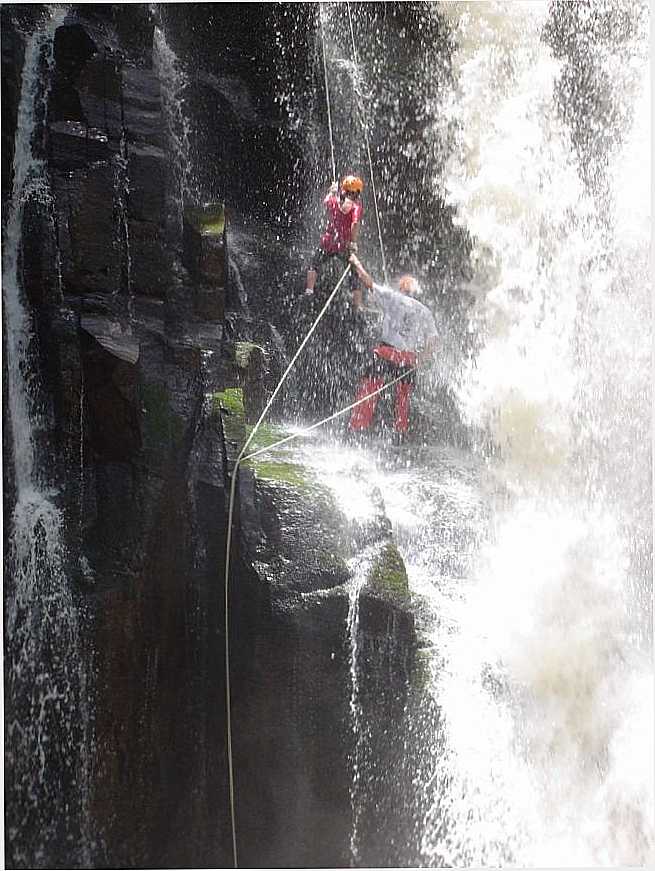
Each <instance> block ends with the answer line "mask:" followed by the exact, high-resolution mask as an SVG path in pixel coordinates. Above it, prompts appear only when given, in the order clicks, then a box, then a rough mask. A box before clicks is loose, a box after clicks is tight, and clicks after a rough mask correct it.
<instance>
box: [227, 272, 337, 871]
mask: <svg viewBox="0 0 655 871" xmlns="http://www.w3.org/2000/svg"><path fill="white" fill-rule="evenodd" d="M350 268H351V267H350V264H348V266H346V268H345V270H344V272H343V275H342V276H341V278H340V279H339V281H338V282H337V284H336V286H335V288H334V290H333V291H332V293H331V294H330V296H329V297H328V299H327V301H326V303H325V305H324V306H323V308H322V309H321V311H320V312H319V314H318V317H317V318H316V320H315V321H314V323H313V324H312V326H311V328H310V330H309V332H308V333H307V335H306V336H305V338H304V339H303V341H302V343H301V344H300V346H299V348H298V350H297V351H296V353H295V354H294V355H293V358H292V360H291V362H290V363H289V365H288V366H287V368H286V369H285V371H284V374H283V375H282V377H281V378H280V381H279V382H278V385H277V387H276V388H275V390H274V391H273V394H272V395H271V398H270V399H269V400H268V402H267V403H266V407H265V408H264V410H263V411H262V413H261V414H260V416H259V420H258V421H257V423H256V424H255V425H254V427H253V428H252V431H251V433H250V435H249V436H248V438H247V439H246V441H245V442H244V445H243V447H242V448H241V451H240V452H239V456H238V457H237V458H236V461H235V463H234V468H233V470H232V483H231V486H230V503H229V508H228V513H227V541H226V545H225V623H224V626H225V712H226V714H225V716H226V727H227V728H226V736H227V767H228V787H229V793H230V821H231V827H232V855H233V860H234V867H235V868H238V867H239V865H238V855H237V834H236V815H235V802H234V765H233V761H232V694H231V691H230V622H229V618H230V607H229V589H230V586H229V585H230V555H231V550H232V518H233V514H234V498H235V494H236V481H237V474H238V471H239V465H240V464H241V461H242V459H243V455H244V454H245V452H246V450H247V449H248V445H249V444H250V442H251V441H252V440H253V438H254V437H255V434H256V432H257V430H258V429H259V426H260V424H261V422H262V421H263V420H264V418H265V417H266V415H267V414H268V410H269V408H270V407H271V405H272V404H273V402H274V401H275V397H276V396H277V395H278V393H279V392H280V389H281V387H282V385H283V384H284V382H285V381H286V379H287V376H288V374H289V372H291V370H292V368H293V366H294V364H295V362H296V360H297V359H298V357H299V356H300V354H301V353H302V350H303V348H304V347H305V345H306V344H307V342H308V341H309V339H310V337H311V336H312V334H313V332H314V330H315V329H316V327H317V326H318V324H319V323H320V320H321V318H322V317H323V315H324V314H325V312H326V311H327V310H328V307H329V306H330V303H331V302H332V300H333V299H334V297H335V296H336V294H337V292H338V290H339V288H340V287H341V285H342V284H343V281H344V279H345V277H346V275H348V272H349V271H350Z"/></svg>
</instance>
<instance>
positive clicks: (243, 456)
mask: <svg viewBox="0 0 655 871" xmlns="http://www.w3.org/2000/svg"><path fill="white" fill-rule="evenodd" d="M321 6H322V4H320V3H319V22H320V30H321V43H322V48H323V73H324V76H325V99H326V103H327V117H328V128H329V133H330V150H331V157H332V178H333V181H336V180H337V173H336V162H335V158H334V137H333V132H332V114H331V108H330V91H329V87H328V74H327V60H326V54H325V39H324V33H323V14H322V8H321ZM347 7H348V19H349V22H350V35H351V39H352V47H353V57H354V60H355V63H357V62H358V61H357V52H356V48H355V35H354V31H353V24H352V17H351V14H350V3H347ZM362 125H363V128H364V138H365V141H366V150H367V152H368V161H369V171H370V174H371V189H372V190H373V202H374V204H375V215H376V220H377V227H378V238H379V240H380V253H381V256H382V269H383V272H384V280H385V283H388V279H387V269H386V261H385V257H384V247H383V244H382V230H381V227H380V215H379V211H378V204H377V193H376V189H375V181H374V178H373V162H372V159H371V148H370V144H369V140H368V131H367V129H366V125H365V124H364V123H363V122H362ZM350 269H351V266H350V264H348V266H347V267H346V269H345V270H344V273H343V275H342V276H341V278H340V279H339V281H338V282H337V284H336V285H335V287H334V290H333V291H332V293H331V294H330V296H329V297H328V298H327V301H326V302H325V304H324V306H323V308H322V309H321V311H320V312H319V314H318V316H317V317H316V320H315V321H314V323H313V324H312V326H311V327H310V329H309V332H308V333H307V335H306V336H305V338H304V339H303V341H302V342H301V344H300V345H299V347H298V350H297V351H296V353H295V354H294V356H293V358H292V360H291V362H290V363H289V365H288V366H287V368H286V369H285V371H284V373H283V375H282V377H281V378H280V380H279V382H278V384H277V386H276V388H275V390H274V391H273V393H272V394H271V397H270V399H269V400H268V402H267V403H266V406H265V408H264V410H263V411H262V413H261V414H260V416H259V419H258V420H257V422H256V423H255V425H254V426H253V428H252V430H251V432H250V435H249V436H248V438H247V439H246V441H245V442H244V444H243V447H242V448H241V450H240V451H239V455H238V456H237V458H236V460H235V462H234V466H233V468H232V474H231V483H230V500H229V506H228V516H227V536H226V552H225V583H224V586H225V621H224V631H225V710H226V741H227V762H228V788H229V799H230V824H231V831H232V857H233V862H234V867H235V868H238V867H239V863H238V851H237V832H236V811H235V791H234V759H233V753H232V694H231V685H230V617H229V615H230V602H229V598H230V558H231V551H232V526H233V519H234V503H235V499H236V488H237V481H238V474H239V467H240V466H241V464H242V463H243V462H245V461H246V460H250V459H252V458H254V457H257V456H259V455H260V454H263V453H265V452H267V451H271V450H273V449H274V448H277V447H279V446H280V445H283V444H286V443H287V442H290V441H292V440H293V439H296V438H300V437H301V436H303V435H306V434H307V433H310V432H312V430H315V429H318V427H320V426H323V425H324V424H326V423H328V422H329V421H331V420H334V419H335V418H337V417H339V416H340V415H342V414H345V413H346V412H347V411H350V410H351V409H353V408H355V407H356V406H358V405H361V404H362V403H363V402H367V401H368V400H370V399H371V397H372V396H376V395H377V394H379V393H382V392H383V391H385V390H388V389H389V388H390V387H392V386H393V385H394V384H396V383H397V382H398V381H400V380H401V379H403V378H405V377H407V375H409V374H410V373H411V372H413V371H415V370H416V369H417V368H418V367H417V366H414V367H413V368H412V369H409V370H406V371H405V372H403V373H402V375H399V376H398V377H396V378H394V379H393V380H391V381H389V382H388V383H387V384H384V385H383V386H382V387H380V388H378V389H377V390H375V391H373V392H372V393H370V394H368V395H367V396H365V397H363V398H362V399H359V400H357V401H356V402H353V403H351V404H350V405H348V406H346V407H345V408H342V409H340V410H339V411H337V412H335V413H334V414H331V415H330V416H329V417H326V418H324V419H323V420H320V421H318V423H314V424H312V426H310V427H306V428H304V429H302V430H299V431H298V432H297V433H294V434H293V435H290V436H287V437H286V438H283V439H281V440H280V441H278V442H275V443H274V444H272V445H268V446H266V447H263V448H259V449H258V450H256V451H253V452H252V453H250V454H247V453H246V452H247V449H248V446H249V445H250V443H251V442H252V440H253V438H254V437H255V435H256V433H257V430H258V429H259V427H260V425H261V423H262V421H263V420H264V418H265V417H266V415H267V414H268V411H269V409H270V407H271V405H272V404H273V402H274V401H275V398H276V396H277V395H278V393H279V392H280V389H281V388H282V385H283V384H284V382H285V381H286V379H287V376H288V375H289V373H290V372H291V370H292V369H293V366H294V365H295V362H296V360H297V359H298V357H299V356H300V354H301V353H302V350H303V348H304V347H305V345H306V344H307V342H308V341H309V339H310V338H311V336H312V334H313V333H314V330H315V329H316V327H317V326H318V324H319V323H320V321H321V319H322V317H323V315H324V314H325V312H326V311H327V310H328V308H329V306H330V304H331V302H332V300H333V299H334V297H335V296H336V294H337V293H338V291H339V289H340V287H341V285H342V284H343V282H344V280H345V278H346V275H348V272H349V271H350Z"/></svg>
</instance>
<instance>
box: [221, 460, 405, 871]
mask: <svg viewBox="0 0 655 871" xmlns="http://www.w3.org/2000/svg"><path fill="white" fill-rule="evenodd" d="M253 463H254V476H253V473H252V472H250V471H248V470H247V469H244V470H242V472H241V473H240V475H241V485H240V490H239V494H240V495H239V500H240V506H239V517H240V524H241V527H242V529H243V533H244V534H243V539H242V543H241V552H240V559H241V568H240V570H239V571H238V572H235V577H234V580H233V583H234V584H235V585H238V593H237V591H236V590H233V593H232V597H233V601H234V605H233V609H234V611H233V617H232V619H233V620H234V621H235V625H236V626H238V627H239V628H238V632H235V634H234V642H233V643H234V654H235V662H236V666H235V675H236V679H235V682H234V691H233V696H232V698H233V716H234V721H233V722H234V729H235V732H234V735H235V737H234V749H235V765H236V771H237V783H238V786H237V795H238V801H237V810H238V819H239V825H238V833H239V844H240V856H241V862H243V863H244V864H248V865H250V864H259V865H267V866H270V867H297V866H300V867H308V866H315V865H316V864H321V865H329V866H333V867H344V866H348V865H349V864H350V861H351V856H350V835H351V831H352V824H353V819H352V807H351V788H352V782H353V764H354V754H355V745H356V734H355V732H354V728H353V717H352V708H351V705H352V698H351V693H352V691H353V684H352V668H353V663H352V656H353V651H352V642H351V639H350V635H349V628H348V619H349V614H350V612H351V608H352V600H351V584H352V583H353V582H354V577H353V568H352V564H351V562H350V560H351V558H352V557H353V556H354V555H356V554H358V553H360V552H361V551H363V550H366V549H370V550H371V551H372V552H374V553H376V554H377V555H378V559H377V560H376V559H373V560H372V561H371V564H370V568H369V576H368V579H367V581H366V583H365V584H364V586H363V588H362V592H361V593H360V601H359V628H358V631H357V635H358V644H359V645H360V647H362V648H363V650H364V651H365V659H364V660H362V663H363V671H362V672H361V674H359V680H360V682H361V688H362V690H361V691H362V695H361V699H362V717H363V719H365V720H366V721H369V720H371V721H376V722H381V724H382V725H381V727H380V728H382V727H384V730H385V733H388V734H396V732H397V730H399V729H400V724H401V722H402V718H403V710H404V703H405V700H406V698H407V692H408V689H409V682H410V677H411V673H412V669H413V661H414V651H415V645H416V637H415V631H414V620H413V615H412V613H411V608H410V603H409V598H408V595H407V589H406V575H404V566H403V564H402V560H401V559H400V556H399V554H398V552H397V550H396V549H395V546H394V545H393V544H392V542H391V540H390V524H389V521H388V519H387V518H386V517H385V516H384V514H383V512H378V514H377V516H375V518H374V520H373V521H371V522H369V523H367V524H366V527H365V528H364V527H363V526H360V527H358V528H357V529H353V526H352V524H351V523H350V522H348V521H347V520H346V518H345V517H344V516H343V515H342V513H341V512H340V510H339V509H338V508H337V506H336V504H335V502H334V499H333V497H332V496H331V494H330V493H329V492H328V491H327V490H325V489H324V488H323V487H322V486H320V485H319V484H317V483H316V482H314V481H312V479H311V475H310V474H309V473H308V472H307V471H306V470H304V469H303V467H302V466H295V465H293V464H287V463H276V462H275V460H274V459H273V460H267V459H266V458H264V459H263V461H262V465H261V466H260V468H259V469H258V467H257V460H254V461H253ZM400 576H404V578H405V587H403V586H402V583H399V582H398V578H399V577H400ZM358 668H359V666H358ZM382 712H383V713H382ZM264 724H265V726H264ZM389 758H391V757H389ZM380 764H382V761H380ZM377 819H378V823H379V820H380V817H378V818H377ZM372 837H373V840H374V839H375V837H377V835H376V836H372Z"/></svg>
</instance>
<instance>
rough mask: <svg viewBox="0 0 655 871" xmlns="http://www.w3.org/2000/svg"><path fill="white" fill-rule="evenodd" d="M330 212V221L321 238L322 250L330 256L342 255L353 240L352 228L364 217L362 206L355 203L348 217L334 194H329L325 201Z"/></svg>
mask: <svg viewBox="0 0 655 871" xmlns="http://www.w3.org/2000/svg"><path fill="white" fill-rule="evenodd" d="M323 202H324V204H325V208H326V209H327V211H328V215H329V219H328V225H327V228H326V230H325V233H323V235H322V236H321V248H322V249H323V250H324V251H327V253H328V254H338V253H339V254H340V253H341V252H342V251H345V250H346V248H347V247H348V243H349V242H350V241H351V238H352V228H353V225H354V224H356V223H357V222H358V221H359V220H360V218H361V216H362V204H361V203H360V202H357V203H354V205H353V207H352V209H351V210H350V211H349V212H348V214H347V215H344V213H343V212H342V211H341V209H340V208H339V200H338V199H337V197H336V196H335V195H334V194H328V195H327V196H326V198H325V200H324V201H323Z"/></svg>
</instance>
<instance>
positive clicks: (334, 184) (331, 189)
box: [328, 181, 339, 194]
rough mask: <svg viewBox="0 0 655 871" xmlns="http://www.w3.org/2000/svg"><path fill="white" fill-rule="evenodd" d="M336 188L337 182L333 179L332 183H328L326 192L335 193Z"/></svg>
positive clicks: (337, 186) (337, 187) (337, 188)
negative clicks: (328, 187)
mask: <svg viewBox="0 0 655 871" xmlns="http://www.w3.org/2000/svg"><path fill="white" fill-rule="evenodd" d="M338 190H339V185H338V183H337V182H336V181H333V182H332V184H331V185H330V190H329V191H328V193H331V194H336V193H337V191H338Z"/></svg>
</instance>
